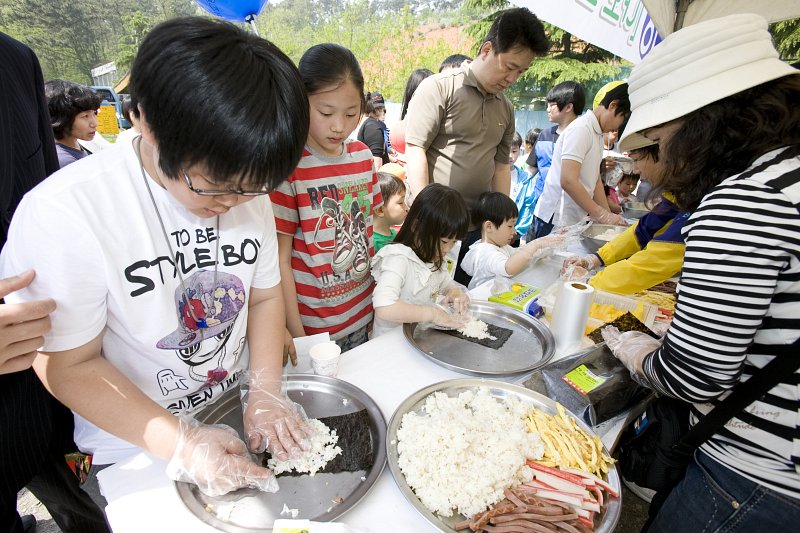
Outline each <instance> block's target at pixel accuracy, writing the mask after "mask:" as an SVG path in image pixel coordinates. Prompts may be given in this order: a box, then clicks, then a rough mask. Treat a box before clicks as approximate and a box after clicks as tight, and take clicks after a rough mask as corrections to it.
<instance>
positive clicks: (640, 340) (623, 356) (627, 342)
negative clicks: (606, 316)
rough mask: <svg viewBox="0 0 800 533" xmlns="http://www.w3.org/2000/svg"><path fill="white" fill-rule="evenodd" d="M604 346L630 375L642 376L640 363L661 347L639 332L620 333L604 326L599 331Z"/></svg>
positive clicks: (648, 336)
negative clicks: (604, 343) (604, 342)
mask: <svg viewBox="0 0 800 533" xmlns="http://www.w3.org/2000/svg"><path fill="white" fill-rule="evenodd" d="M600 334H601V335H603V340H604V341H606V346H608V349H609V350H611V353H613V354H614V357H616V358H617V359H619V360H620V362H621V363H622V364H623V365H625V368H627V369H628V370H630V372H631V374H633V375H637V376H644V372H642V362H643V361H644V358H645V357H647V355H649V354H650V353H652V352H653V351H655V350H657V349H658V348H659V347H660V346H661V341H659V340H656V339H654V338H653V337H651V336H650V335H648V334H647V333H642V332H641V331H626V332H625V333H620V331H619V330H618V329H617V328H616V327H614V326H606V327H604V328H603V329H602V330H600Z"/></svg>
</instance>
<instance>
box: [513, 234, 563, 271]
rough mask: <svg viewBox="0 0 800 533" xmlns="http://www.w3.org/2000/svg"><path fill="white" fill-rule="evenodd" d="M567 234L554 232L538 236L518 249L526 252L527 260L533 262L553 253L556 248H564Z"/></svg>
mask: <svg viewBox="0 0 800 533" xmlns="http://www.w3.org/2000/svg"><path fill="white" fill-rule="evenodd" d="M566 242H567V234H566V233H555V234H553V235H548V236H547V237H540V238H538V239H535V240H532V241H531V242H529V243H527V244H526V245H525V246H523V247H522V248H521V249H520V252H521V253H524V254H527V256H528V262H529V263H531V264H532V263H535V262H537V261H539V260H540V259H545V258H547V257H550V256H552V255H553V253H554V252H556V251H557V250H563V249H565V248H566Z"/></svg>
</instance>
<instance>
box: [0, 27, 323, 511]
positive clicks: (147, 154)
mask: <svg viewBox="0 0 800 533" xmlns="http://www.w3.org/2000/svg"><path fill="white" fill-rule="evenodd" d="M176 82H177V83H176ZM185 86H190V87H192V90H191V91H188V92H186V91H184V90H183V89H182V87H185ZM131 87H132V90H131V97H132V105H133V106H134V107H135V109H136V110H137V116H138V118H139V121H140V122H139V124H140V130H141V136H140V137H139V138H137V139H135V140H134V142H133V143H126V144H125V145H121V146H119V147H116V148H115V149H112V150H108V151H104V152H102V153H99V154H96V155H95V156H94V157H91V158H86V159H82V160H80V161H78V162H76V163H74V164H72V165H70V166H69V167H67V168H65V169H62V170H61V171H60V172H58V173H56V174H54V175H53V176H52V177H51V178H49V179H47V180H46V181H45V182H43V183H42V184H41V185H40V186H38V187H37V188H36V189H34V190H33V191H32V192H31V193H29V194H28V195H27V196H26V197H25V198H24V199H23V201H22V202H21V204H20V206H19V208H18V209H17V211H16V216H15V218H14V220H13V222H12V224H11V228H10V231H9V240H8V243H7V245H6V247H5V249H4V250H3V255H2V260H1V261H0V271H2V276H5V275H6V274H7V273H13V272H23V271H25V270H27V269H35V270H36V273H37V276H36V279H35V280H34V282H33V283H32V284H31V285H30V286H29V287H28V288H26V289H23V290H20V291H17V292H16V293H14V294H12V295H9V296H8V297H7V299H8V300H10V301H15V302H21V301H29V300H37V299H42V298H44V297H52V298H53V299H54V300H55V301H56V304H57V309H56V311H55V312H54V313H53V314H52V331H51V333H50V334H48V335H47V336H46V337H45V341H44V346H43V347H42V348H41V350H40V354H39V356H38V357H37V361H36V363H35V367H36V370H37V372H38V374H39V376H40V377H41V378H42V380H43V382H44V383H45V384H46V385H47V387H48V388H49V389H50V390H51V391H52V392H53V394H54V395H55V396H56V397H57V398H58V399H59V400H61V401H62V402H63V403H64V404H66V405H67V406H68V407H70V408H71V409H72V410H73V412H74V413H75V418H76V431H75V441H76V443H77V444H78V446H79V448H80V449H81V450H82V451H83V452H85V453H90V454H93V461H94V464H93V467H92V470H93V472H92V475H91V476H90V480H89V481H88V482H87V485H86V490H87V492H90V494H91V495H92V496H93V497H94V498H95V499H96V500H97V501H99V503H100V504H101V505H103V504H104V501H103V500H102V496H100V494H99V492H98V491H97V485H96V478H95V477H94V474H95V473H96V472H97V470H99V469H101V468H102V467H103V466H105V465H109V464H112V463H115V462H119V461H122V460H126V459H128V458H129V457H131V456H132V455H133V454H135V453H138V452H139V451H140V450H144V451H147V452H149V453H150V454H152V455H153V456H156V457H159V458H161V459H164V460H166V461H169V462H168V464H167V466H166V469H167V474H168V475H169V476H170V477H172V478H173V479H176V480H182V481H188V482H192V483H195V484H197V485H198V486H199V487H200V489H201V490H202V491H203V492H205V493H207V494H210V495H218V494H224V493H226V492H229V491H231V490H234V489H237V488H240V487H246V486H249V487H256V488H259V489H262V490H270V491H275V490H277V483H276V482H275V479H274V476H272V474H271V473H270V472H269V471H268V470H267V469H265V468H262V467H261V466H258V465H256V464H255V463H253V462H252V460H251V457H250V455H249V454H248V452H247V450H248V448H249V449H250V450H251V451H263V450H264V448H265V447H267V445H268V446H269V448H270V451H271V452H272V453H273V455H276V456H277V457H278V458H279V459H285V458H287V457H288V456H289V455H292V456H295V457H296V456H298V455H299V453H300V450H301V449H308V443H307V439H306V437H307V436H308V430H307V427H306V425H305V422H304V420H303V416H302V412H301V410H300V409H299V408H298V407H297V406H296V405H295V404H294V403H293V402H291V401H290V400H289V399H288V397H286V396H285V395H284V394H283V392H282V390H281V366H282V352H283V336H284V335H283V334H284V322H285V321H284V304H283V297H282V293H281V289H280V276H279V269H278V252H277V241H276V234H275V224H274V220H273V215H272V207H271V204H270V202H269V199H268V198H267V197H266V196H265V195H266V194H267V193H268V192H269V191H270V190H272V189H274V188H275V187H277V185H278V184H280V183H281V182H282V181H284V180H285V179H286V177H287V176H288V175H289V174H290V173H291V171H292V169H294V167H295V166H296V165H297V162H298V161H299V159H300V155H301V152H302V149H303V144H304V142H305V139H306V136H307V133H308V122H309V115H308V103H307V99H306V96H305V92H304V90H303V84H302V82H301V80H300V76H299V73H298V72H297V69H296V68H295V66H294V65H293V64H292V62H291V60H290V59H289V58H288V57H286V55H284V54H283V53H282V52H281V51H280V50H279V49H278V48H277V47H275V46H274V45H272V44H271V43H269V42H268V41H266V40H264V39H260V38H258V37H256V36H254V35H252V34H250V33H248V32H246V31H244V30H241V29H239V28H237V27H235V26H233V25H231V24H229V23H225V22H219V21H212V20H208V19H203V18H179V19H173V20H171V21H168V22H165V23H163V24H161V25H159V26H157V27H156V28H154V29H153V30H152V31H151V32H150V33H149V34H148V36H147V37H146V38H145V40H144V42H143V43H142V45H141V47H140V49H139V52H138V55H137V57H136V60H135V61H134V64H133V68H132V71H131ZM248 326H252V327H248ZM237 385H241V386H242V387H243V388H245V389H246V390H247V391H249V396H248V398H247V401H246V405H245V407H244V412H245V415H244V428H245V433H246V437H245V438H246V439H247V444H245V442H243V441H242V440H240V439H239V438H237V437H235V436H233V435H231V434H230V433H228V432H227V431H224V430H221V429H219V428H212V427H210V426H205V425H202V424H200V423H198V422H196V421H194V420H193V419H191V418H190V416H189V415H190V414H191V413H192V412H194V411H196V410H198V409H200V408H201V407H203V406H206V405H208V404H210V403H212V402H215V401H217V400H218V399H219V398H220V396H221V395H222V394H223V393H224V392H225V391H227V390H230V389H235V388H236V386H237ZM173 415H177V416H173Z"/></svg>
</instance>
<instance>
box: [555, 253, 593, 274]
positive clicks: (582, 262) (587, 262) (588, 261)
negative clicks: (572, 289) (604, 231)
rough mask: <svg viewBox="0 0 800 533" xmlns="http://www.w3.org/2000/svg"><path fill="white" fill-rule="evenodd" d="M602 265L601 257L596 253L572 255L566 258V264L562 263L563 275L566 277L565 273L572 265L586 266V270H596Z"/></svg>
mask: <svg viewBox="0 0 800 533" xmlns="http://www.w3.org/2000/svg"><path fill="white" fill-rule="evenodd" d="M599 266H600V258H599V257H597V256H596V255H595V254H589V255H576V256H575V257H570V258H568V259H565V260H564V264H563V265H561V277H562V278H563V277H564V273H565V272H566V271H567V270H568V269H569V268H570V267H572V268H573V269H574V268H575V267H581V268H585V269H586V270H594V269H596V268H597V267H599Z"/></svg>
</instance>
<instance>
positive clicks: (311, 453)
mask: <svg viewBox="0 0 800 533" xmlns="http://www.w3.org/2000/svg"><path fill="white" fill-rule="evenodd" d="M308 425H309V426H311V429H313V430H314V435H313V436H312V437H311V438H310V441H311V442H310V444H311V449H310V450H308V451H306V452H302V453H301V454H300V457H298V458H297V459H292V458H289V459H288V460H286V461H279V460H277V459H275V458H274V457H271V458H270V459H269V460H268V461H267V467H269V469H270V470H272V472H273V473H274V474H276V475H277V474H281V473H283V472H291V471H292V470H294V471H295V472H298V473H308V474H311V475H312V476H313V475H314V474H316V473H317V472H318V471H319V470H321V469H323V468H325V465H326V464H328V461H330V460H331V459H333V458H334V457H336V456H337V455H339V454H340V453H342V449H341V448H340V447H338V446H336V443H337V442H339V436H338V435H337V434H336V431H335V430H331V429H330V428H328V426H326V425H325V424H324V423H322V422H320V421H319V420H317V419H316V418H310V419H309V420H308Z"/></svg>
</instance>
